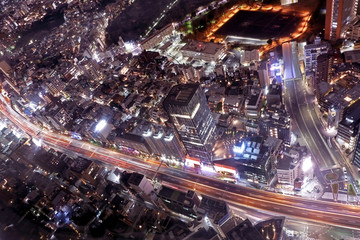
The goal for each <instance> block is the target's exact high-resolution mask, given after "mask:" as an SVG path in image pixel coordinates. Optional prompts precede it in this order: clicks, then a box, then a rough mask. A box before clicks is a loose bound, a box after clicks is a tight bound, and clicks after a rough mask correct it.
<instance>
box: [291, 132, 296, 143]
mask: <svg viewBox="0 0 360 240" xmlns="http://www.w3.org/2000/svg"><path fill="white" fill-rule="evenodd" d="M296 140H297V137H296V135H295V134H294V133H291V136H290V144H291V145H293V144H295V143H296Z"/></svg>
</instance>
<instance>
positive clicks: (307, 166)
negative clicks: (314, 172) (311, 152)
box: [302, 156, 313, 172]
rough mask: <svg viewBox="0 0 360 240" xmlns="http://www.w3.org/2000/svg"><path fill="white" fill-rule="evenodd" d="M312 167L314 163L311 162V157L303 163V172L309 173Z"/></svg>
mask: <svg viewBox="0 0 360 240" xmlns="http://www.w3.org/2000/svg"><path fill="white" fill-rule="evenodd" d="M312 166H313V163H312V161H311V157H310V156H308V157H306V158H305V159H304V160H303V163H302V170H303V172H307V171H309V170H310V169H311V168H312Z"/></svg>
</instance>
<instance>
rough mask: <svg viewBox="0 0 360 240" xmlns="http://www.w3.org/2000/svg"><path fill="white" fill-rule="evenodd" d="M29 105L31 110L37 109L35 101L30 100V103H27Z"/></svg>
mask: <svg viewBox="0 0 360 240" xmlns="http://www.w3.org/2000/svg"><path fill="white" fill-rule="evenodd" d="M29 107H30V108H31V109H32V110H33V111H36V109H37V105H36V104H35V103H33V102H30V103H29Z"/></svg>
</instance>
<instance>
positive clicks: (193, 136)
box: [163, 84, 216, 164]
mask: <svg viewBox="0 0 360 240" xmlns="http://www.w3.org/2000/svg"><path fill="white" fill-rule="evenodd" d="M163 106H164V109H165V111H166V112H167V113H168V115H169V117H170V119H171V121H172V123H173V124H174V126H175V128H176V130H177V132H178V133H179V136H180V138H181V141H182V142H183V143H184V146H185V148H186V150H187V152H188V155H189V156H190V157H195V158H198V159H200V161H201V162H202V163H204V164H211V162H212V148H213V147H214V144H215V136H214V135H215V129H216V127H215V122H214V119H213V117H212V115H211V112H210V108H209V106H208V104H207V100H206V97H205V93H204V91H203V89H202V88H201V86H200V85H199V84H181V85H177V86H174V87H173V88H172V89H171V90H170V93H169V94H168V96H167V97H166V98H165V100H164V102H163Z"/></svg>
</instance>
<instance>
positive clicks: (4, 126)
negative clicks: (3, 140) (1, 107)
mask: <svg viewBox="0 0 360 240" xmlns="http://www.w3.org/2000/svg"><path fill="white" fill-rule="evenodd" d="M4 128H6V123H4V122H0V131H1V130H3V129H4Z"/></svg>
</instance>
